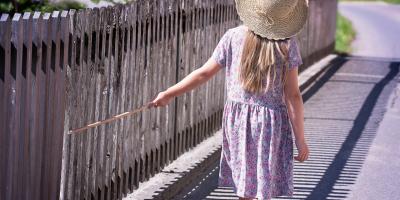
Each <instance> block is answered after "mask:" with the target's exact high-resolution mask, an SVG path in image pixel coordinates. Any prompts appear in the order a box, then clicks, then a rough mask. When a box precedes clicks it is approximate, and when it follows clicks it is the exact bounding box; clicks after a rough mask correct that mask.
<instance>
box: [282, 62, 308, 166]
mask: <svg viewBox="0 0 400 200" xmlns="http://www.w3.org/2000/svg"><path fill="white" fill-rule="evenodd" d="M285 102H286V105H287V108H288V114H289V118H290V122H291V124H292V127H293V132H294V135H295V139H296V145H297V149H298V150H299V155H298V156H297V157H296V160H299V161H301V162H302V161H304V160H307V158H308V153H309V152H308V151H309V150H308V147H307V143H306V140H305V138H304V106H303V98H302V96H301V93H300V89H299V84H298V69H297V67H296V68H294V69H290V70H289V71H288V77H287V81H286V84H285Z"/></svg>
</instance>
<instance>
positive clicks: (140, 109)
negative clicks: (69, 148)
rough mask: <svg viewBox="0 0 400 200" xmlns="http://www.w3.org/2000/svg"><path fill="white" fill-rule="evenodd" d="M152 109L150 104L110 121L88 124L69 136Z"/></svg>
mask: <svg viewBox="0 0 400 200" xmlns="http://www.w3.org/2000/svg"><path fill="white" fill-rule="evenodd" d="M150 107H151V104H150V103H148V104H146V105H144V106H142V107H140V108H138V109H135V110H133V111H130V112H125V113H121V114H118V115H115V116H113V117H111V118H108V119H105V120H102V121H98V122H94V123H92V124H88V125H86V126H83V127H81V128H77V129H73V130H70V131H69V132H68V134H75V133H79V132H82V131H84V130H87V129H90V128H94V127H97V126H100V125H102V124H107V123H110V122H113V121H116V120H119V119H122V118H124V117H128V116H131V115H134V114H136V113H139V112H142V111H143V110H145V109H146V108H150Z"/></svg>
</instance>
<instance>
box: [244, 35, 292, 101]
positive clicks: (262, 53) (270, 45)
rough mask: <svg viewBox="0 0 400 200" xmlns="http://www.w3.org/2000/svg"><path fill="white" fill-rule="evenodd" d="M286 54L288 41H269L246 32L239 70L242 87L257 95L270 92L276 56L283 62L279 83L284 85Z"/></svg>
mask: <svg viewBox="0 0 400 200" xmlns="http://www.w3.org/2000/svg"><path fill="white" fill-rule="evenodd" d="M288 52H289V44H288V39H286V40H269V39H267V38H262V37H260V36H258V35H256V34H255V33H253V32H252V31H250V30H248V32H247V35H246V40H245V43H244V48H243V52H242V58H241V62H240V70H239V71H240V72H239V80H240V82H241V84H242V87H243V88H244V89H245V90H246V91H249V92H253V93H257V94H259V93H263V92H267V91H268V90H270V89H271V86H272V85H273V83H274V82H275V80H276V77H277V68H276V66H277V65H276V64H277V56H280V57H281V58H282V61H283V63H282V73H281V82H282V83H283V84H284V83H285V81H286V73H287V69H288V66H287V62H288V54H289V53H288ZM265 83H266V84H265Z"/></svg>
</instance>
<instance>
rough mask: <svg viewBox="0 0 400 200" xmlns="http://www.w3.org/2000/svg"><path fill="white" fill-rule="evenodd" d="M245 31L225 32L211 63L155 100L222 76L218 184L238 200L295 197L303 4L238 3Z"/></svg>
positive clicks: (303, 148) (289, 0)
mask: <svg viewBox="0 0 400 200" xmlns="http://www.w3.org/2000/svg"><path fill="white" fill-rule="evenodd" d="M236 9H237V11H238V14H239V16H240V19H241V20H242V21H243V23H244V25H241V26H238V27H236V28H233V29H230V30H228V31H227V32H226V33H225V34H224V35H223V37H222V38H221V40H220V42H219V43H218V45H217V47H216V49H215V50H214V53H213V54H212V56H211V58H210V59H209V60H208V61H207V62H206V63H205V64H204V65H203V66H202V67H201V68H199V69H197V70H195V71H193V72H192V73H191V74H189V75H188V76H187V77H185V78H184V79H183V80H182V81H180V82H179V83H177V84H176V85H174V86H172V87H170V88H168V89H167V90H166V91H164V92H161V93H159V94H158V96H157V98H156V99H154V100H153V101H152V102H151V106H154V107H158V106H165V105H167V104H168V103H169V102H170V100H171V99H172V98H174V97H176V96H179V95H182V94H183V93H185V92H188V91H190V90H192V89H194V88H196V87H198V86H199V85H201V84H203V83H205V82H206V81H207V80H209V79H210V78H211V77H213V76H214V75H215V74H216V73H217V72H218V71H219V70H220V69H222V68H224V69H225V70H226V86H227V101H226V103H225V106H224V114H223V124H222V131H223V143H222V154H221V160H220V172H219V180H218V184H219V186H221V187H232V188H233V189H234V192H235V193H236V194H237V195H238V196H239V197H240V198H239V199H254V198H257V199H270V198H272V197H276V196H281V195H288V196H292V195H293V139H292V130H293V132H294V135H295V144H296V147H297V150H298V155H297V156H295V157H294V159H296V160H297V161H300V162H303V161H305V160H307V158H308V154H309V149H308V147H307V144H306V140H305V138H304V128H303V127H304V121H303V101H302V97H301V94H300V91H299V86H298V80H297V79H298V66H299V65H301V64H302V60H301V57H300V53H299V49H298V46H297V43H296V40H295V39H294V38H293V36H294V35H296V34H297V33H298V32H299V31H300V30H301V28H302V27H303V25H304V23H305V21H306V19H307V11H308V2H307V0H264V1H262V0H254V1H249V0H236Z"/></svg>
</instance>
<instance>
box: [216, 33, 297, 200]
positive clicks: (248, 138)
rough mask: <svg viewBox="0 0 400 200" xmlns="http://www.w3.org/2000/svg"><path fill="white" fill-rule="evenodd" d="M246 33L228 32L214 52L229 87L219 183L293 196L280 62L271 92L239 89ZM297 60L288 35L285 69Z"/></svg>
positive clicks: (257, 194)
mask: <svg viewBox="0 0 400 200" xmlns="http://www.w3.org/2000/svg"><path fill="white" fill-rule="evenodd" d="M246 31H247V27H246V26H244V25H242V26H238V27H236V28H232V29H230V30H228V31H227V32H226V33H225V34H224V35H223V37H222V38H221V40H220V42H219V43H218V45H217V47H216V48H215V50H214V52H213V54H212V58H213V59H214V60H215V61H217V62H218V63H219V64H220V65H221V66H222V67H223V68H225V70H226V79H225V80H226V87H227V101H226V103H225V106H224V113H223V120H222V131H223V143H222V153H221V160H220V171H219V180H218V185H219V186H220V187H232V188H233V189H234V192H235V193H236V194H237V195H238V196H240V197H245V198H258V199H260V200H261V199H270V198H271V197H276V196H282V195H288V196H292V195H293V137H292V129H291V126H290V121H289V117H288V114H287V108H286V105H285V102H284V98H283V87H282V84H280V81H279V78H280V74H281V71H280V69H281V65H280V64H278V65H277V75H278V76H277V78H276V80H277V81H276V82H275V83H274V85H273V89H272V90H269V91H268V92H266V93H264V94H261V95H256V94H252V93H248V92H246V91H245V90H243V89H242V87H241V85H240V83H239V79H238V75H239V74H238V68H239V64H240V58H241V52H242V48H243V44H244V40H245V36H246ZM277 62H278V63H282V61H281V59H279V58H277ZM301 64H302V59H301V56H300V53H299V49H298V46H297V42H296V40H295V39H290V41H289V68H295V67H297V66H299V65H301Z"/></svg>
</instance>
